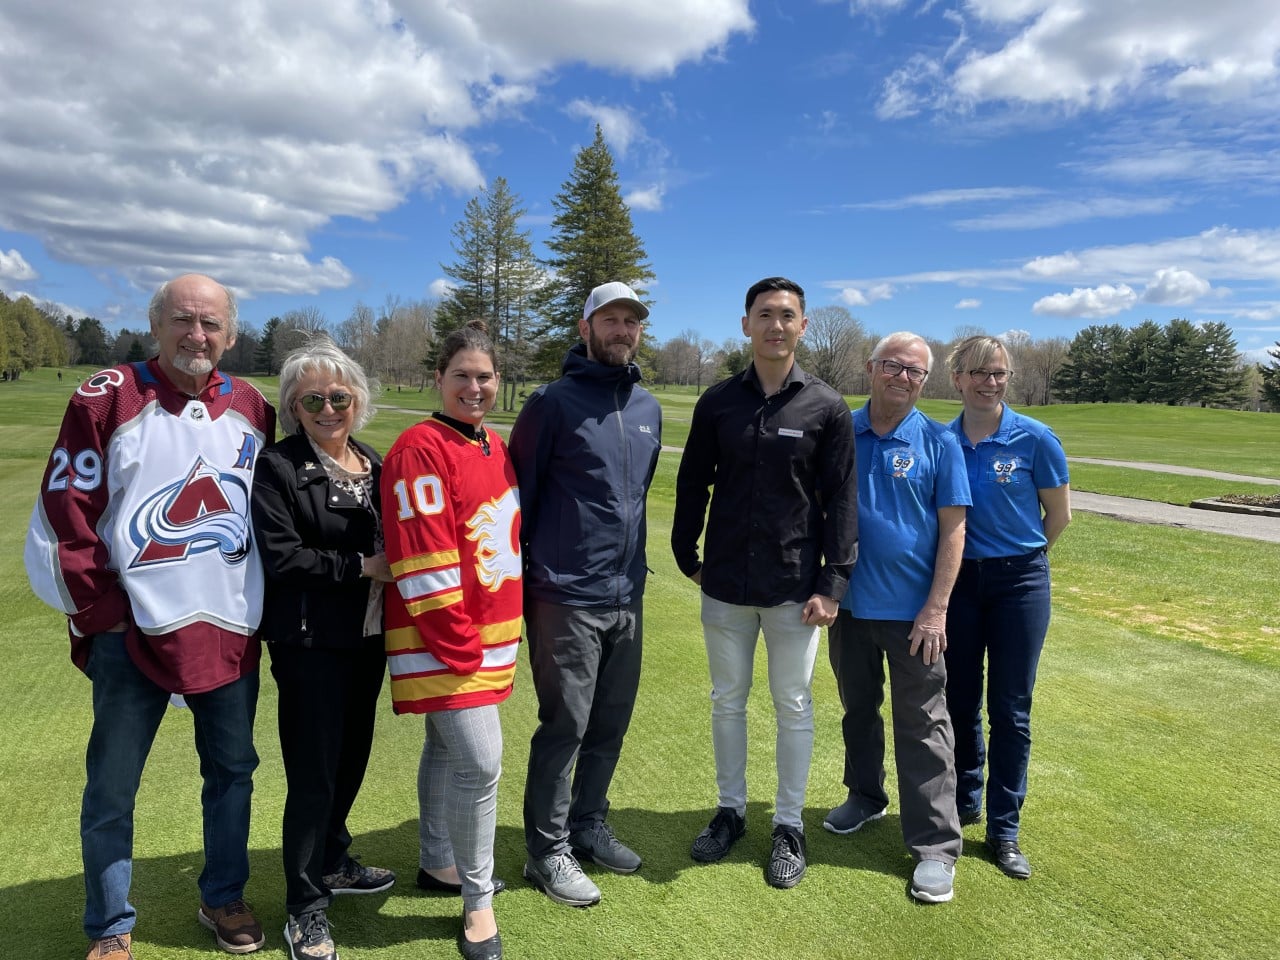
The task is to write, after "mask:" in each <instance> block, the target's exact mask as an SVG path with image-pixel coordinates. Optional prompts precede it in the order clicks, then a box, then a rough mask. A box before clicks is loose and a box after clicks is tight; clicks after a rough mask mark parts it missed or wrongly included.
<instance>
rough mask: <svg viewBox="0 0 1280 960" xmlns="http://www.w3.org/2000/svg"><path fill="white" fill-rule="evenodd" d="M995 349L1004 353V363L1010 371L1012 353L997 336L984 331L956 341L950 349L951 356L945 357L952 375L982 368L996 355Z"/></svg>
mask: <svg viewBox="0 0 1280 960" xmlns="http://www.w3.org/2000/svg"><path fill="white" fill-rule="evenodd" d="M997 350H998V351H1000V352H1001V353H1003V354H1004V359H1005V365H1006V366H1007V367H1008V368H1009V372H1010V373H1012V372H1013V354H1012V353H1010V352H1009V348H1008V347H1007V346H1006V345H1005V343H1004V341H1003V340H1001V339H1000V338H999V337H990V336H987V335H986V334H985V333H979V334H975V335H974V336H972V337H965V338H964V339H963V340H961V341H960V342H959V343H957V344H956V345H955V347H953V348H952V350H951V356H949V357H947V366H948V367H950V368H951V373H952V374H953V375H954V374H957V373H964V372H965V371H966V370H973V369H982V368H984V367H987V366H989V365H990V364H991V358H992V357H994V356H995V355H996V351H997Z"/></svg>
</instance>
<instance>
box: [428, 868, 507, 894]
mask: <svg viewBox="0 0 1280 960" xmlns="http://www.w3.org/2000/svg"><path fill="white" fill-rule="evenodd" d="M418 889H420V890H426V891H428V892H430V893H452V894H454V895H455V896H456V895H458V894H461V893H462V884H460V883H448V882H446V881H444V880H438V879H436V878H435V877H433V876H432V875H431V874H429V873H427V871H425V870H423V869H422V868H421V867H419V868H418ZM505 889H507V881H505V880H503V879H502V878H501V877H494V878H493V892H494V895H495V896H496V895H497V894H499V893H501V892H502V891H503V890H505Z"/></svg>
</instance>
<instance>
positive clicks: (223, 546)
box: [129, 458, 251, 567]
mask: <svg viewBox="0 0 1280 960" xmlns="http://www.w3.org/2000/svg"><path fill="white" fill-rule="evenodd" d="M248 515H249V489H248V487H247V486H246V485H245V482H244V480H242V479H241V478H240V477H237V476H236V475H235V474H231V473H224V472H221V471H219V470H216V469H214V468H213V467H210V466H208V465H207V464H206V463H205V462H204V460H203V458H197V459H196V462H195V463H194V464H193V465H192V467H191V470H190V472H189V473H188V474H187V475H186V477H184V478H183V479H181V480H179V481H177V482H176V483H172V484H170V485H168V486H166V487H162V488H161V489H159V490H157V491H156V492H155V493H153V494H152V495H151V496H149V497H148V498H147V499H146V500H145V501H144V502H143V504H142V506H141V507H139V508H138V510H137V512H136V513H135V514H134V515H133V518H132V520H131V521H130V523H129V538H130V539H131V540H132V541H133V543H134V544H135V545H136V546H137V548H138V553H137V556H135V557H134V559H133V562H132V563H131V564H130V566H131V567H141V566H146V565H147V564H152V563H169V562H172V561H175V560H185V559H186V558H187V557H188V556H191V555H192V554H200V553H207V552H208V551H210V550H218V551H221V553H222V556H223V559H224V560H225V561H226V562H227V563H232V564H236V563H241V562H243V561H244V559H245V557H247V556H248V555H249V548H250V545H251V540H250V536H249V521H248Z"/></svg>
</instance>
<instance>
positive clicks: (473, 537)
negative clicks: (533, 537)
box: [467, 489, 520, 592]
mask: <svg viewBox="0 0 1280 960" xmlns="http://www.w3.org/2000/svg"><path fill="white" fill-rule="evenodd" d="M519 516H520V500H519V497H518V496H517V494H516V491H515V490H514V489H508V490H507V492H506V493H504V494H503V495H502V496H501V497H499V498H498V499H497V500H490V501H489V502H487V503H484V504H482V505H481V506H480V509H479V510H477V511H476V513H475V516H473V517H472V518H471V519H470V520H468V521H467V529H468V530H469V531H470V532H469V533H468V534H467V539H468V540H470V541H472V542H473V543H475V545H476V576H477V577H478V578H479V579H480V582H481V583H483V584H484V585H485V586H486V587H488V588H489V589H490V590H493V591H495V592H496V591H497V589H498V588H499V587H501V586H502V584H503V583H504V582H506V581H507V580H519V579H520V542H519V539H518V537H517V533H516V519H517V518H518V517H519Z"/></svg>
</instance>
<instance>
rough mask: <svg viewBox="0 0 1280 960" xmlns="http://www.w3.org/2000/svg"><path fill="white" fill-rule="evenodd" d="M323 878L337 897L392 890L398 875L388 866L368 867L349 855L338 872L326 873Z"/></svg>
mask: <svg viewBox="0 0 1280 960" xmlns="http://www.w3.org/2000/svg"><path fill="white" fill-rule="evenodd" d="M321 879H322V880H323V881H324V885H325V886H326V887H328V888H329V892H330V893H331V894H333V895H334V896H335V897H336V896H339V895H341V894H346V893H381V892H382V891H383V890H390V889H391V887H392V885H393V884H394V883H395V882H396V875H395V874H394V873H393V872H391V871H390V870H388V869H387V868H386V867H366V866H364V865H363V864H361V863H360V861H359V860H357V859H356V858H355V857H348V858H347V863H346V866H344V867H343V868H342V869H341V870H339V871H337V872H336V873H326V874H325V875H324V876H323V877H322V878H321Z"/></svg>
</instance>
